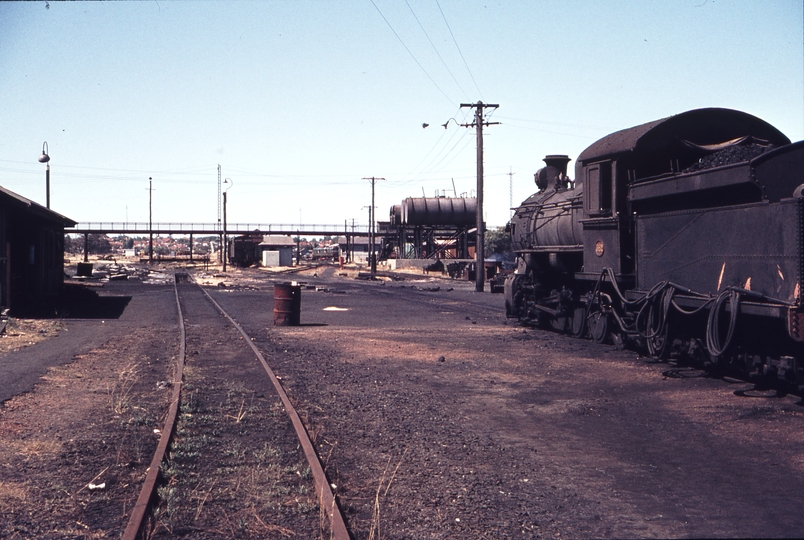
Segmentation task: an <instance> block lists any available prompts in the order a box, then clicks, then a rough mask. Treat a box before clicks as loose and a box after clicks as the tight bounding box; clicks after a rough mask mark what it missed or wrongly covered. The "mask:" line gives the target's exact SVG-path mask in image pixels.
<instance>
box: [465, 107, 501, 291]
mask: <svg viewBox="0 0 804 540" xmlns="http://www.w3.org/2000/svg"><path fill="white" fill-rule="evenodd" d="M464 107H472V108H473V109H475V121H474V122H472V123H471V124H461V126H462V127H474V128H476V130H477V213H476V215H475V218H476V219H475V222H476V226H477V233H476V235H477V240H476V241H475V277H476V279H475V291H476V292H483V289H484V287H485V284H486V267H485V254H484V251H485V239H484V236H485V233H486V232H485V230H484V228H483V126H490V125H494V124H499V122H484V121H483V109H487V108H492V109H496V108H497V107H499V105H492V104H490V103H483V102H482V101H478V102H477V103H461V108H464Z"/></svg>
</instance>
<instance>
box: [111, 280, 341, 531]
mask: <svg viewBox="0 0 804 540" xmlns="http://www.w3.org/2000/svg"><path fill="white" fill-rule="evenodd" d="M199 288H200V289H201V292H203V293H204V295H205V296H206V297H207V299H209V301H210V302H212V304H213V305H214V306H215V308H216V309H217V310H218V311H220V312H221V314H222V315H224V316H225V317H226V318H227V319H229V322H231V323H232V325H233V326H234V327H235V328H236V329H237V331H238V332H240V334H241V335H242V336H243V339H244V340H245V342H246V343H248V345H249V346H250V347H251V350H252V351H253V352H254V354H255V355H256V356H257V358H258V359H259V361H260V363H261V364H262V366H263V368H264V369H265V371H266V373H267V374H268V378H269V379H270V380H271V383H272V384H273V386H274V389H275V390H276V392H277V394H278V395H279V398H280V399H281V400H282V404H283V405H284V407H285V411H286V412H287V415H288V417H289V419H290V421H291V423H292V424H293V429H294V430H295V431H296V436H297V437H298V439H299V443H300V445H301V447H302V450H303V451H304V455H305V457H306V458H307V462H308V463H309V465H310V471H311V473H312V475H313V479H314V480H315V489H316V494H317V496H318V500H319V501H320V502H319V504H320V505H321V508H322V509H323V510H324V511H325V512H326V514H327V517H328V518H329V524H330V538H331V539H332V540H350V538H351V537H350V536H349V531H348V529H347V528H346V523H345V521H344V519H343V514H342V513H341V510H340V508H339V507H338V504H337V501H336V499H335V495H334V494H333V493H332V489H331V488H330V484H329V481H328V480H327V477H326V474H325V473H324V468H323V467H322V465H321V461H320V459H319V458H318V454H317V453H316V451H315V448H314V447H313V443H312V441H311V440H310V436H309V435H308V433H307V430H306V428H305V427H304V424H303V423H302V421H301V419H300V418H299V415H298V413H297V412H296V409H295V408H294V407H293V405H292V404H291V402H290V399H289V398H288V395H287V394H286V393H285V390H284V388H282V385H281V384H280V383H279V379H277V377H276V375H275V374H274V372H273V370H272V369H271V368H270V366H269V365H268V362H267V361H266V360H265V357H264V356H263V355H262V353H261V352H260V350H259V349H258V348H257V346H256V345H254V343H253V342H252V341H251V337H250V336H249V335H248V334H247V333H246V332H245V330H243V328H242V327H241V326H240V325H239V324H238V323H237V322H236V321H235V320H234V319H233V318H232V317H231V316H230V315H229V314H228V313H227V312H226V311H225V310H224V309H223V308H222V307H221V306H220V304H218V303H217V302H216V301H215V299H213V298H212V296H210V295H209V293H208V292H207V291H205V290H204V288H203V287H200V286H199ZM173 291H174V294H175V296H176V307H177V310H178V316H179V332H180V335H181V343H180V346H179V358H178V361H177V368H176V374H175V377H174V380H173V395H172V397H171V401H170V407H169V409H168V412H167V416H166V417H165V422H164V424H163V426H162V433H161V435H160V438H159V444H158V445H157V447H156V452H155V453H154V457H153V459H152V460H151V465H150V466H149V467H148V472H147V474H146V476H145V482H144V483H143V486H142V489H141V490H140V495H139V497H138V498H137V502H136V503H135V505H134V509H133V511H132V513H131V517H130V518H129V521H128V525H127V526H126V529H125V531H124V532H123V536H122V540H137V539H138V538H141V537H142V532H143V531H142V528H143V525H144V523H145V518H146V516H147V515H148V510H149V509H150V505H151V502H153V497H154V493H155V490H156V483H157V481H158V480H159V469H160V465H161V464H162V461H163V459H164V457H165V453H166V452H167V448H168V445H169V444H170V439H171V437H172V435H173V431H174V429H175V425H176V418H177V416H178V410H179V400H180V397H181V385H182V377H183V373H184V363H185V359H186V339H187V332H186V328H185V325H184V315H183V314H182V311H181V303H180V301H179V291H178V286H177V285H176V279H175V276H174V280H173Z"/></svg>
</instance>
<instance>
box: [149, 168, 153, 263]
mask: <svg viewBox="0 0 804 540" xmlns="http://www.w3.org/2000/svg"><path fill="white" fill-rule="evenodd" d="M153 180H154V179H153V178H151V177H150V176H149V177H148V262H149V263H152V262H154V222H153V215H154V182H153Z"/></svg>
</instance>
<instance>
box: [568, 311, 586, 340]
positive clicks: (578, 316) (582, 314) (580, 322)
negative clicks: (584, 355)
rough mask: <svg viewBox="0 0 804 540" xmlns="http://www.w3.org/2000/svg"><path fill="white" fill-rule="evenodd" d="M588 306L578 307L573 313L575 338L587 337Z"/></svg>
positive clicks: (572, 329)
mask: <svg viewBox="0 0 804 540" xmlns="http://www.w3.org/2000/svg"><path fill="white" fill-rule="evenodd" d="M586 315H587V313H586V306H577V307H576V308H575V309H574V310H573V311H572V328H570V330H571V331H572V335H573V336H574V337H577V338H579V337H583V336H585V335H586V333H587V330H588V325H587V323H586Z"/></svg>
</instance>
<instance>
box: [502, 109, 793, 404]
mask: <svg viewBox="0 0 804 540" xmlns="http://www.w3.org/2000/svg"><path fill="white" fill-rule="evenodd" d="M544 161H545V164H546V166H545V167H544V168H542V169H540V170H539V171H538V172H537V173H536V175H535V181H536V185H537V187H538V190H539V191H538V192H537V193H535V194H534V195H532V196H531V197H529V198H528V199H527V200H525V201H524V202H523V203H522V204H521V205H520V206H519V207H518V208H517V209H516V212H515V214H514V216H513V218H512V219H511V221H510V222H509V224H508V229H509V232H510V234H511V239H512V244H513V249H514V251H515V252H516V253H517V256H518V257H517V269H516V271H515V272H514V273H513V274H511V275H509V276H508V278H507V279H506V281H505V307H506V314H507V315H508V316H509V317H516V318H519V319H521V320H523V321H525V322H529V323H532V324H538V325H542V326H548V327H552V328H553V329H555V330H557V331H560V332H567V333H571V334H573V335H575V336H577V337H590V338H591V339H593V340H595V341H596V342H599V343H604V342H609V343H614V344H617V345H622V346H631V347H636V348H639V349H641V350H644V351H646V352H647V353H648V354H650V355H653V356H656V357H660V358H667V357H669V356H670V355H671V354H674V355H684V356H686V357H690V358H695V359H698V360H700V361H702V362H704V363H705V364H709V365H715V366H723V367H730V368H735V369H736V370H738V371H740V372H742V373H744V374H746V375H758V376H769V377H774V378H775V377H778V378H780V379H782V380H784V381H786V382H787V383H790V384H792V385H796V386H798V387H799V389H801V387H802V385H804V305H803V304H802V299H801V282H802V278H803V277H804V141H802V142H797V143H791V142H790V140H789V139H788V138H787V137H786V136H785V135H784V134H782V133H781V132H780V131H779V130H777V129H776V128H774V127H773V126H771V125H770V124H768V123H767V122H765V121H763V120H761V119H759V118H757V117H755V116H752V115H750V114H746V113H743V112H740V111H735V110H729V109H718V108H708V109H697V110H692V111H688V112H684V113H681V114H678V115H676V116H672V117H669V118H664V119H661V120H656V121H654V122H649V123H647V124H643V125H640V126H636V127H632V128H629V129H625V130H622V131H618V132H616V133H612V134H611V135H608V136H606V137H604V138H602V139H600V140H599V141H597V142H596V143H594V144H592V145H591V146H590V147H588V148H587V149H586V150H584V151H583V152H582V153H581V155H580V156H578V158H577V160H576V166H575V180H574V181H571V180H570V179H569V178H568V176H567V164H568V162H569V161H570V159H569V157H568V156H565V155H549V156H547V157H546V158H545V159H544Z"/></svg>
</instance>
